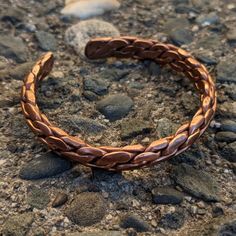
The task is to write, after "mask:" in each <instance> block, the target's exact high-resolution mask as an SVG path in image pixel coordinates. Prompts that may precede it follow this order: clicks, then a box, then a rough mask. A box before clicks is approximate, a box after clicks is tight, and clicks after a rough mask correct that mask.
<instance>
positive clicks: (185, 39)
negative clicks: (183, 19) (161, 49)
mask: <svg viewBox="0 0 236 236" xmlns="http://www.w3.org/2000/svg"><path fill="white" fill-rule="evenodd" d="M170 39H171V41H172V42H173V44H175V45H177V46H181V45H183V44H190V43H192V41H193V35H192V33H191V31H190V30H187V29H175V30H172V31H171V33H170Z"/></svg>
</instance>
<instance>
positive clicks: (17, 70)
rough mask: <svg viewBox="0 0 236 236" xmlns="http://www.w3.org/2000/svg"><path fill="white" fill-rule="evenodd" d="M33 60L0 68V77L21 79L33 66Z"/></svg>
mask: <svg viewBox="0 0 236 236" xmlns="http://www.w3.org/2000/svg"><path fill="white" fill-rule="evenodd" d="M33 65H34V63H33V62H25V63H22V64H19V65H16V66H14V67H13V68H11V69H9V68H6V69H3V70H0V77H1V78H5V79H15V80H23V78H24V77H25V76H26V75H27V74H28V73H29V72H30V70H31V68H32V67H33Z"/></svg>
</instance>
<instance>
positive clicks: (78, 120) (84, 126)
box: [63, 115, 106, 134]
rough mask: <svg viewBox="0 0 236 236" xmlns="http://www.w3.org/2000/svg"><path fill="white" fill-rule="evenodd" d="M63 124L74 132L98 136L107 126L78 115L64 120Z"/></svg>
mask: <svg viewBox="0 0 236 236" xmlns="http://www.w3.org/2000/svg"><path fill="white" fill-rule="evenodd" d="M63 124H65V126H67V127H69V128H71V129H73V131H74V132H83V133H89V134H98V133H100V132H102V131H103V130H105V129H106V126H105V125H103V124H101V123H100V122H98V121H96V120H93V119H90V118H87V117H82V116H77V115H72V116H71V115H70V116H66V117H65V118H63Z"/></svg>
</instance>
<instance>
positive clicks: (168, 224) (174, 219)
mask: <svg viewBox="0 0 236 236" xmlns="http://www.w3.org/2000/svg"><path fill="white" fill-rule="evenodd" d="M184 221H185V216H184V213H182V212H178V211H176V212H173V213H167V214H165V215H164V216H162V217H161V219H160V221H159V225H160V226H161V227H163V228H164V229H179V228H181V227H182V226H183V224H184Z"/></svg>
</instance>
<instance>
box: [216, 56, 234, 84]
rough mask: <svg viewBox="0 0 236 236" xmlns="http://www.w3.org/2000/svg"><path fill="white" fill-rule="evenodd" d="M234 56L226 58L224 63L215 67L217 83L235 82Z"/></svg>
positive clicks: (221, 62)
mask: <svg viewBox="0 0 236 236" xmlns="http://www.w3.org/2000/svg"><path fill="white" fill-rule="evenodd" d="M235 64H236V56H234V57H232V58H226V59H225V60H224V61H220V63H219V64H218V65H217V67H216V70H217V81H219V82H234V83H235V82H236V70H235Z"/></svg>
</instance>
